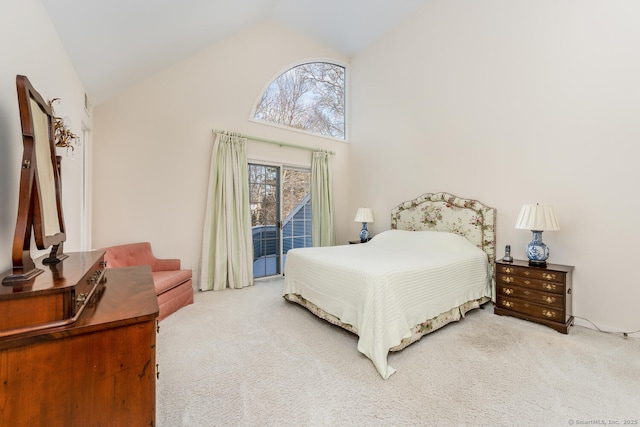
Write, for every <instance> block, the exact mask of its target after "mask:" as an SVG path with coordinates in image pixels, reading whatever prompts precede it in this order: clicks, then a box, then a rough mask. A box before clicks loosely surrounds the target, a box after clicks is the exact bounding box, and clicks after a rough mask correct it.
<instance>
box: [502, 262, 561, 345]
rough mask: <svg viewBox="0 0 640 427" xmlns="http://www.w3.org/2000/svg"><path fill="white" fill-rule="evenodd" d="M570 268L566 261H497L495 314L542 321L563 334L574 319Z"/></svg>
mask: <svg viewBox="0 0 640 427" xmlns="http://www.w3.org/2000/svg"><path fill="white" fill-rule="evenodd" d="M572 271H573V267H572V266H568V265H557V264H547V267H534V266H530V265H529V263H528V261H521V260H515V261H513V262H505V261H496V306H495V308H494V312H495V314H498V315H505V316H513V317H518V318H520V319H524V320H530V321H532V322H537V323H542V324H543V325H547V326H549V327H551V328H553V329H555V330H557V331H558V332H562V333H563V334H566V333H567V332H568V329H569V326H571V324H572V323H573V316H572V312H571V301H572V298H571V296H572V292H573V291H572V289H571V286H572V285H571V273H572Z"/></svg>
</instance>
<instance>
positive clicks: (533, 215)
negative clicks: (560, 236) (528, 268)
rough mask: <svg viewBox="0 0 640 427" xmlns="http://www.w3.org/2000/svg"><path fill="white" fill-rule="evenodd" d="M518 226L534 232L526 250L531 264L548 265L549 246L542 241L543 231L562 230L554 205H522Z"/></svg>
mask: <svg viewBox="0 0 640 427" xmlns="http://www.w3.org/2000/svg"><path fill="white" fill-rule="evenodd" d="M516 228H519V229H523V230H531V232H532V233H533V240H531V243H529V244H528V245H527V250H526V252H527V257H528V258H529V265H533V266H538V267H546V266H547V258H549V248H548V247H547V245H545V244H544V243H542V232H543V231H557V230H560V224H558V219H557V218H556V214H555V212H554V211H553V207H551V206H540V205H539V204H535V205H524V206H522V209H521V210H520V215H518V220H517V221H516Z"/></svg>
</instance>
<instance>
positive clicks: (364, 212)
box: [354, 208, 373, 222]
mask: <svg viewBox="0 0 640 427" xmlns="http://www.w3.org/2000/svg"><path fill="white" fill-rule="evenodd" d="M354 221H355V222H373V212H371V209H370V208H358V212H356V217H355V219H354Z"/></svg>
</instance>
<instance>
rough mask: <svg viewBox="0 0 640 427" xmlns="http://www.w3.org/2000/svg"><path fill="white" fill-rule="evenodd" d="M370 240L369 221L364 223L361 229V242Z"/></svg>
mask: <svg viewBox="0 0 640 427" xmlns="http://www.w3.org/2000/svg"><path fill="white" fill-rule="evenodd" d="M368 241H369V230H367V223H366V222H363V223H362V230H360V243H365V242H368Z"/></svg>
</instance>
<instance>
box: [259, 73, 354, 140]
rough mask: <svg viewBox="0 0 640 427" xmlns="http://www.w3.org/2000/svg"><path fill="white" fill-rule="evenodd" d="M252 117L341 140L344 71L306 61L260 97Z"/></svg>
mask: <svg viewBox="0 0 640 427" xmlns="http://www.w3.org/2000/svg"><path fill="white" fill-rule="evenodd" d="M253 118H254V119H256V120H260V121H263V122H267V123H273V124H277V125H281V126H288V127H291V128H294V129H299V130H303V131H307V132H310V133H315V134H318V135H323V136H328V137H331V138H337V139H345V68H344V67H342V66H340V65H336V64H331V63H328V62H309V63H306V64H301V65H298V66H296V67H293V68H291V69H289V70H288V71H286V72H284V73H283V74H281V75H280V76H279V77H278V78H277V79H275V80H274V81H273V82H272V83H271V84H270V85H269V87H268V88H267V90H265V92H264V93H263V94H262V98H261V99H260V101H259V102H258V105H256V108H255V111H254V114H253Z"/></svg>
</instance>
